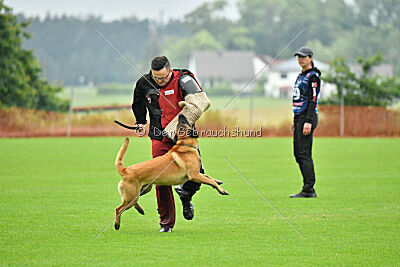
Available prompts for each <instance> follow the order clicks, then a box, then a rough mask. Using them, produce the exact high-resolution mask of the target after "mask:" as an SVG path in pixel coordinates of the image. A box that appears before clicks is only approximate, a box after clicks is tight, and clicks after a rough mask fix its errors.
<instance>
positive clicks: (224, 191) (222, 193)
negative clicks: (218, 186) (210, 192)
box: [218, 189, 229, 195]
mask: <svg viewBox="0 0 400 267" xmlns="http://www.w3.org/2000/svg"><path fill="white" fill-rule="evenodd" d="M218 192H219V193H220V194H221V195H229V193H228V191H226V190H224V189H222V191H218Z"/></svg>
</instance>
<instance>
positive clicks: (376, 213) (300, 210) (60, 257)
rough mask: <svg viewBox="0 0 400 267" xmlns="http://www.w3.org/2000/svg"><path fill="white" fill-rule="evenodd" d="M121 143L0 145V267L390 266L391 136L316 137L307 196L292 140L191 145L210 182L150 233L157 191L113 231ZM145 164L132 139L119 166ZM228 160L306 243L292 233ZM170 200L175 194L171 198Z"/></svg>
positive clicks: (397, 146) (398, 218)
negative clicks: (187, 210)
mask: <svg viewBox="0 0 400 267" xmlns="http://www.w3.org/2000/svg"><path fill="white" fill-rule="evenodd" d="M122 141H123V138H122V137H120V138H71V139H64V138H53V139H52V138H39V139H0V147H1V154H0V157H1V158H0V213H1V217H0V220H1V222H0V265H113V266H122V265H124V266H145V265H147V266H148V265H159V266H165V265H168V266H176V265H182V266H183V265H197V266H206V265H207V266H208V265H225V266H229V265H237V266H239V265H260V266H261V265H264V266H265V265H278V264H279V265H292V266H293V265H296V264H298V265H306V266H311V265H313V266H315V265H371V266H373V265H398V263H399V258H400V257H399V242H400V231H399V229H400V228H399V227H400V200H399V196H400V167H399V158H400V140H399V139H328V138H316V139H315V149H314V158H315V165H316V173H317V184H316V190H317V193H318V198H317V199H290V198H289V194H291V193H297V192H298V191H299V189H300V184H301V180H300V174H299V171H298V169H297V165H296V163H295V161H294V159H293V157H292V148H291V139H289V138H271V139H266V138H263V139H211V138H209V139H201V140H200V147H201V151H202V156H203V161H204V166H205V169H206V171H207V173H208V174H210V175H212V176H213V177H215V178H217V179H221V180H223V181H224V184H223V187H224V188H225V189H226V190H228V191H229V192H230V195H229V196H221V195H219V194H218V193H217V192H216V190H214V189H212V188H210V187H208V186H204V185H203V186H202V188H201V190H200V191H199V192H198V193H197V194H196V195H195V197H194V205H195V218H194V219H193V221H185V220H184V218H183V216H182V214H181V213H182V207H181V204H180V203H178V201H177V222H176V226H175V228H174V230H173V232H172V233H162V234H161V233H159V232H158V230H159V225H158V214H157V211H156V200H155V191H154V190H153V191H152V192H151V193H149V194H148V195H146V196H144V197H142V198H141V199H140V201H139V203H140V204H141V206H142V207H143V208H144V210H145V212H146V215H145V216H141V215H140V214H138V213H137V212H136V211H135V210H133V209H132V210H129V211H127V212H126V213H124V214H123V215H122V224H121V229H120V230H119V231H115V230H114V229H113V226H112V225H111V226H110V227H109V228H108V229H107V230H106V231H105V232H104V233H103V234H102V235H100V236H99V238H97V239H95V237H96V235H97V234H98V233H99V232H100V231H101V230H102V229H103V228H104V227H105V226H106V225H107V224H108V223H110V222H111V221H112V220H113V218H114V216H115V208H116V207H117V206H118V205H119V204H120V197H119V194H118V192H117V184H118V182H119V180H120V177H119V175H118V174H117V172H116V170H115V168H114V166H113V164H114V159H115V155H116V153H117V151H118V149H119V147H120V145H121V143H122ZM150 157H151V153H150V142H149V140H148V139H147V138H146V139H145V138H143V139H138V138H134V139H133V140H132V142H131V145H130V147H129V150H128V153H127V156H126V157H125V164H126V165H127V164H132V163H134V162H139V161H144V160H146V159H149V158H150ZM224 157H225V158H227V159H228V160H229V161H230V162H232V164H233V165H234V166H235V167H236V168H238V169H239V170H240V171H241V173H242V174H243V175H244V176H245V177H246V178H247V179H248V180H249V181H251V182H252V183H253V185H254V186H255V187H256V188H257V189H258V190H259V191H261V192H262V193H263V194H264V195H265V197H266V198H267V199H268V200H269V201H271V203H273V204H274V205H275V206H276V207H277V209H278V210H279V211H280V212H281V213H282V214H283V215H284V216H286V218H287V219H288V220H289V221H290V222H292V223H293V225H294V226H295V227H296V228H297V229H298V230H299V231H300V232H301V233H302V234H303V235H304V236H305V239H303V238H302V237H301V236H300V235H299V234H297V233H296V232H295V231H294V230H293V228H291V227H290V226H289V225H288V224H287V223H286V222H285V221H284V220H283V219H282V218H281V217H280V216H279V215H278V214H277V213H276V212H275V211H274V210H273V209H272V208H271V207H270V206H269V205H268V203H266V202H265V201H264V200H263V199H262V198H261V197H260V196H259V195H258V194H257V192H255V191H254V190H253V189H252V188H251V187H250V186H249V185H248V184H247V183H246V181H244V180H243V178H241V177H240V176H239V175H238V174H237V173H236V172H235V170H233V169H232V168H231V167H230V166H229V165H228V164H227V163H226V162H225V160H224ZM175 197H176V200H177V196H176V195H175Z"/></svg>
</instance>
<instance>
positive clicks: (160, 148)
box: [152, 139, 175, 228]
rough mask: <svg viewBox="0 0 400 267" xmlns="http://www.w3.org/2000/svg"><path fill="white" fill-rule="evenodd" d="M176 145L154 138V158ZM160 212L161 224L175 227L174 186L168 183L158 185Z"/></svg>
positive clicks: (157, 193)
mask: <svg viewBox="0 0 400 267" xmlns="http://www.w3.org/2000/svg"><path fill="white" fill-rule="evenodd" d="M173 146H174V145H173V144H172V143H170V142H169V143H167V142H162V141H158V140H154V139H152V152H153V158H156V157H159V156H162V155H164V154H166V153H167V152H168V151H169V150H170V149H171V148H172V147H173ZM156 195H157V206H158V214H160V225H161V226H163V227H169V228H173V227H174V225H175V202H174V194H173V192H172V187H171V186H168V185H156Z"/></svg>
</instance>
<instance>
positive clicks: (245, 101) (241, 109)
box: [62, 87, 292, 126]
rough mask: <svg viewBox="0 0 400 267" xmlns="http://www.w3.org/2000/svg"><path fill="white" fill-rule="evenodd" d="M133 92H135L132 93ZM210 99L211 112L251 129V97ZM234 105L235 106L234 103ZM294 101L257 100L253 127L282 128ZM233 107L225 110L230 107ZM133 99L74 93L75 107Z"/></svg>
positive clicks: (87, 90)
mask: <svg viewBox="0 0 400 267" xmlns="http://www.w3.org/2000/svg"><path fill="white" fill-rule="evenodd" d="M70 89H71V88H66V89H65V91H64V93H63V95H62V96H63V97H65V98H69V97H70V94H71V91H70ZM132 90H133V89H132ZM233 97H234V96H231V97H227V96H222V97H210V99H211V102H212V105H211V110H220V111H221V112H222V114H223V115H224V116H228V117H232V118H236V119H237V121H238V123H239V125H243V126H248V125H249V121H250V97H249V96H245V97H242V96H239V97H237V98H235V99H234V100H233V101H231V100H232V99H233ZM230 101H231V102H230ZM290 101H291V100H290V99H274V98H265V97H254V107H253V108H254V111H253V125H264V126H271V125H273V126H278V125H279V124H282V123H285V122H286V121H288V120H290V118H291V117H292V111H291V104H290ZM228 102H230V103H229V105H228V106H227V107H226V108H224V107H225V106H226V105H227V104H228ZM131 103H132V96H130V95H98V94H97V91H96V89H95V88H85V87H82V88H76V89H75V92H74V104H73V106H74V107H82V106H85V107H86V106H102V105H129V104H131Z"/></svg>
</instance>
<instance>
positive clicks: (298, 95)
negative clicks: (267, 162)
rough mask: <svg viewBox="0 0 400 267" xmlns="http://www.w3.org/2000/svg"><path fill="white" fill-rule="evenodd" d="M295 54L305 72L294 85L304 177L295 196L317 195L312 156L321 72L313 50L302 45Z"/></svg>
mask: <svg viewBox="0 0 400 267" xmlns="http://www.w3.org/2000/svg"><path fill="white" fill-rule="evenodd" d="M294 56H297V57H298V63H299V65H300V67H301V68H302V72H301V73H300V74H299V76H298V77H297V79H296V83H295V86H294V88H293V113H294V119H293V122H292V126H291V129H292V132H293V148H294V156H295V158H296V162H297V163H298V164H299V167H300V171H301V174H302V176H303V189H302V190H301V192H300V193H298V194H293V195H291V196H290V197H291V198H309V197H312V198H313V197H317V194H316V192H315V190H314V184H315V172H314V163H313V159H312V156H311V155H312V153H311V152H312V141H313V133H314V129H315V128H316V127H317V124H318V110H317V104H318V98H319V91H320V85H321V79H320V78H319V77H320V75H321V72H320V71H319V70H318V69H317V68H315V67H314V62H313V59H312V56H313V52H312V50H311V49H310V48H309V47H302V48H300V49H299V51H297V52H296V53H295V54H294Z"/></svg>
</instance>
